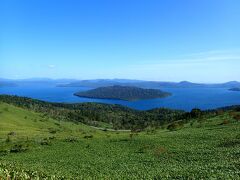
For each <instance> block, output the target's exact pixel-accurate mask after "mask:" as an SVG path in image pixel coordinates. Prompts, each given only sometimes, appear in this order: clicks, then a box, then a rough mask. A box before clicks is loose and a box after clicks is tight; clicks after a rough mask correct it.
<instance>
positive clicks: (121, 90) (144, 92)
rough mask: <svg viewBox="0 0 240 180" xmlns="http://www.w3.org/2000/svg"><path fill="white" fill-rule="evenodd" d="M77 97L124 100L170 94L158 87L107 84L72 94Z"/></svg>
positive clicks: (152, 97)
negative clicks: (144, 87) (147, 87)
mask: <svg viewBox="0 0 240 180" xmlns="http://www.w3.org/2000/svg"><path fill="white" fill-rule="evenodd" d="M74 95H75V96H79V97H86V98H98V99H119V100H125V101H135V100H142V99H154V98H164V97H167V96H170V95H171V94H170V93H168V92H164V91H161V90H158V89H143V88H138V87H133V86H117V85H116V86H108V87H99V88H96V89H92V90H88V91H83V92H77V93H75V94H74Z"/></svg>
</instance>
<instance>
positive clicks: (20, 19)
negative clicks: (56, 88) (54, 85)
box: [0, 0, 240, 82]
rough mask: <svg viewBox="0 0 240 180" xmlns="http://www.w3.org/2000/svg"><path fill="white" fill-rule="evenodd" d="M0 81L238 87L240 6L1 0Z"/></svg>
mask: <svg viewBox="0 0 240 180" xmlns="http://www.w3.org/2000/svg"><path fill="white" fill-rule="evenodd" d="M0 77H2V78H15V79H16V78H31V77H50V78H77V79H94V78H128V79H145V80H160V81H181V80H189V81H194V82H224V81H229V80H238V81H240V1H239V0H76V1H74V0H34V1H33V0H1V1H0Z"/></svg>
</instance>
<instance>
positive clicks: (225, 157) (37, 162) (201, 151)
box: [0, 103, 240, 179]
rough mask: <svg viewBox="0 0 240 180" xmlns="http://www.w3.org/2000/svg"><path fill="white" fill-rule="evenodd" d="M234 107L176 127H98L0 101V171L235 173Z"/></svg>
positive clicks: (100, 175) (90, 175) (239, 158)
mask: <svg viewBox="0 0 240 180" xmlns="http://www.w3.org/2000/svg"><path fill="white" fill-rule="evenodd" d="M239 115H240V113H239V112H236V111H232V110H228V111H226V112H219V113H218V115H216V116H214V117H207V116H206V117H202V118H198V119H192V120H191V121H190V122H189V123H187V124H183V125H181V126H180V124H178V125H179V126H178V128H176V129H171V131H170V130H168V129H159V130H158V129H151V128H149V129H146V130H145V131H143V132H139V133H136V132H135V133H131V132H117V131H116V132H110V131H100V130H96V129H93V128H91V127H88V126H86V125H83V124H75V123H72V122H65V121H57V120H54V119H51V118H48V117H46V116H44V115H43V114H41V113H35V112H31V111H28V110H24V109H21V108H18V107H15V106H12V105H8V104H5V103H0V141H1V143H0V144H1V146H0V177H2V178H7V176H8V177H12V179H14V176H15V178H16V179H21V177H22V179H27V178H32V179H34V178H35V179H37V178H40V179H42V178H47V179H50V178H52V179H60V178H63V179H71V178H72V179H210V178H213V179H214V178H215V179H239V178H240V121H239Z"/></svg>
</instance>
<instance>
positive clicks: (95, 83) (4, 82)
mask: <svg viewBox="0 0 240 180" xmlns="http://www.w3.org/2000/svg"><path fill="white" fill-rule="evenodd" d="M32 85H43V86H57V87H89V88H98V87H106V86H114V85H119V86H135V87H140V88H151V89H159V88H200V87H201V88H207V87H211V88H236V87H240V82H238V81H230V82H226V83H218V84H217V83H216V84H203V83H192V82H188V81H181V82H161V81H143V80H130V79H94V80H75V79H49V78H31V79H17V80H12V79H1V78H0V87H3V86H32Z"/></svg>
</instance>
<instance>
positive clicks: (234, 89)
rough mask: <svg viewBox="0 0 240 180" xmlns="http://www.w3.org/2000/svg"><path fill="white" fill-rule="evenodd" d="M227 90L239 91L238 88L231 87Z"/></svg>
mask: <svg viewBox="0 0 240 180" xmlns="http://www.w3.org/2000/svg"><path fill="white" fill-rule="evenodd" d="M229 91H240V88H237V87H236V88H231V89H229Z"/></svg>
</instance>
